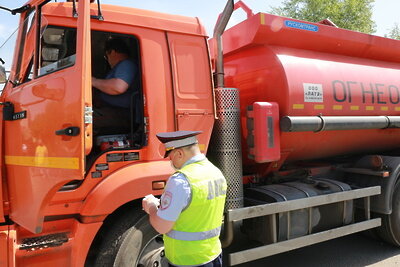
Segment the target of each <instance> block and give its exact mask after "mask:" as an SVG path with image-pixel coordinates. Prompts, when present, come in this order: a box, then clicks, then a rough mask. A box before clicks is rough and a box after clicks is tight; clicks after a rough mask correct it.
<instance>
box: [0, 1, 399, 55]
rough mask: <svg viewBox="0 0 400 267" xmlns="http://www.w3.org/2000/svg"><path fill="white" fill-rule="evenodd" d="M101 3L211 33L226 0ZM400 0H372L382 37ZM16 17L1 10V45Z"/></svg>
mask: <svg viewBox="0 0 400 267" xmlns="http://www.w3.org/2000/svg"><path fill="white" fill-rule="evenodd" d="M26 2H27V0H0V5H2V6H4V7H8V8H11V9H12V8H16V7H19V6H22V5H23V4H24V3H26ZM243 2H244V3H246V4H247V5H248V6H249V7H250V8H251V9H252V10H253V12H254V13H257V12H267V13H268V11H270V10H271V7H278V6H280V5H281V4H282V2H283V0H243ZM101 3H104V4H113V5H121V6H130V7H136V8H142V9H149V10H155V11H159V12H165V13H171V14H177V15H185V16H190V17H198V18H200V20H201V22H202V23H203V24H204V26H205V28H206V30H207V33H208V34H209V35H210V36H211V35H212V32H213V29H214V25H215V22H216V20H217V18H218V14H219V13H221V12H222V10H223V8H224V6H225V3H226V0H141V1H135V0H101ZM399 10H400V0H375V3H374V9H373V20H374V21H375V23H376V26H377V32H376V33H375V35H380V36H384V34H387V33H388V32H389V30H390V29H391V28H392V27H393V26H394V24H395V23H399V24H400V16H399V15H398V11H399ZM243 19H245V14H244V12H243V11H241V10H239V11H237V12H235V13H234V16H233V17H232V19H231V22H230V24H229V25H228V27H229V26H230V25H235V24H237V23H239V22H240V21H242V20H243ZM17 23H18V18H17V16H12V15H11V14H10V13H8V12H6V11H3V10H0V46H1V45H2V44H3V43H4V41H5V40H6V39H7V37H8V36H9V35H10V34H11V33H12V32H13V31H14V30H15V29H16V28H17V27H18V25H17ZM10 50H12V48H11V45H9V44H8V43H7V44H6V45H5V46H4V47H3V48H2V49H0V53H1V54H0V57H3V58H4V57H6V56H7V57H8V56H9V55H6V56H5V55H4V54H5V53H6V54H10V53H11V52H10Z"/></svg>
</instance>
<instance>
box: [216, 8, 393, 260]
mask: <svg viewBox="0 0 400 267" xmlns="http://www.w3.org/2000/svg"><path fill="white" fill-rule="evenodd" d="M240 7H241V8H244V9H245V10H246V13H247V16H248V17H247V19H246V20H245V21H243V22H241V23H239V24H237V25H235V26H233V27H232V28H230V29H228V30H226V31H223V30H222V29H223V28H224V27H223V26H220V28H219V29H218V25H217V27H216V30H215V31H214V38H213V39H211V40H210V47H211V51H216V53H215V54H214V55H213V59H214V61H215V65H216V82H217V83H216V85H215V87H216V90H215V92H216V104H217V116H218V117H219V120H217V122H216V125H215V128H214V131H213V138H214V140H212V141H211V144H212V145H211V146H210V150H211V151H210V153H211V154H212V155H213V156H214V157H215V161H216V163H217V165H219V167H220V168H221V169H222V170H223V172H224V173H226V174H228V175H226V176H227V177H228V192H227V215H226V218H225V230H226V235H225V239H224V244H225V245H226V246H227V245H229V243H230V241H231V239H232V238H233V237H232V235H233V233H234V231H233V222H235V221H240V224H241V225H242V227H241V229H242V231H243V232H244V233H245V234H246V235H247V236H248V237H249V238H250V239H253V240H256V241H258V242H260V243H261V244H262V245H261V246H260V247H256V248H253V249H249V250H246V251H241V252H236V253H232V254H230V255H229V260H230V264H231V265H236V264H239V263H243V262H246V261H250V260H255V259H258V258H262V257H266V256H269V255H273V254H277V253H280V252H284V251H288V250H291V249H295V248H299V247H302V246H306V245H310V244H314V243H317V242H322V241H325V240H329V239H332V238H336V237H339V236H343V235H347V234H351V233H355V232H360V231H364V230H367V229H372V228H375V229H373V231H374V232H376V233H378V235H379V236H380V237H381V238H382V239H384V240H385V241H387V242H389V243H391V244H393V245H395V246H399V245H400V226H399V225H400V207H399V205H400V204H399V200H400V189H399V186H398V183H397V181H398V176H399V172H400V157H399V156H400V153H399V150H398V149H399V148H400V138H399V134H400V129H398V128H399V127H400V124H399V122H400V116H399V114H400V107H399V105H398V104H399V102H400V92H399V88H400V78H399V77H400V42H399V41H396V40H392V39H387V38H382V37H377V36H372V35H368V34H363V33H359V32H353V31H349V30H345V29H340V28H337V27H335V26H334V24H331V25H324V24H322V23H311V22H305V21H300V20H295V19H290V18H284V17H279V16H274V15H269V14H264V13H258V14H255V15H254V14H253V13H252V12H251V10H250V9H249V8H248V7H247V6H245V5H244V4H243V3H242V2H239V3H237V4H236V5H235V7H234V5H233V3H232V4H231V6H230V7H229V3H228V5H227V7H226V9H225V11H224V13H223V14H221V16H220V25H223V24H224V23H225V22H227V21H228V20H229V19H228V18H229V12H233V10H234V8H235V9H237V8H240ZM221 21H222V22H221ZM325 23H326V21H325ZM327 24H330V23H327ZM222 33H223V35H222ZM221 62H223V64H222V63H221ZM232 92H234V93H232ZM235 99H237V101H236V102H235ZM233 102H234V103H233ZM231 118H233V119H231ZM230 120H231V121H230ZM232 120H233V122H232ZM235 123H236V125H235ZM227 125H228V126H227ZM231 125H235V126H231ZM238 125H240V126H238ZM232 127H238V128H240V131H239V133H237V131H232ZM229 129H231V131H229ZM230 132H236V133H235V134H234V133H230ZM230 135H233V136H235V135H236V136H235V138H233V140H235V141H234V143H235V145H232V138H230V137H229V136H230ZM235 146H236V150H235V149H233V147H235ZM233 151H236V152H237V151H240V152H241V158H242V162H243V163H242V164H238V163H237V157H235V156H234V155H233V154H232V153H234V152H233ZM235 167H236V168H237V170H236V171H237V172H238V173H239V175H231V174H232V173H234V172H235V170H234V168H235ZM241 174H243V175H241ZM232 177H239V180H233V179H232ZM242 184H243V185H244V186H243V188H240V187H241V185H242ZM238 185H239V186H238ZM371 231H372V230H371Z"/></svg>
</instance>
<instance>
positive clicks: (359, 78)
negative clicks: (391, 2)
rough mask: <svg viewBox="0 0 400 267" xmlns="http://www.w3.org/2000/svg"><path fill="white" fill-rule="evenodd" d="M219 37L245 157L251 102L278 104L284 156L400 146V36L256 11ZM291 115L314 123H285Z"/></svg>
mask: <svg viewBox="0 0 400 267" xmlns="http://www.w3.org/2000/svg"><path fill="white" fill-rule="evenodd" d="M212 44H213V41H211V45H212ZM223 44H224V65H225V86H226V87H235V88H239V90H240V105H241V125H242V147H243V155H244V157H243V158H244V159H247V158H248V157H247V155H248V154H249V150H250V149H249V148H248V147H247V145H246V141H245V139H246V138H247V135H248V129H247V126H246V119H247V115H246V111H247V107H248V106H251V105H253V103H255V102H268V103H271V102H276V103H277V104H278V106H279V117H280V120H281V129H280V151H281V158H283V156H282V155H284V157H285V158H286V160H288V161H294V160H303V159H316V158H323V157H330V156H336V155H348V154H355V153H376V152H380V151H385V150H389V149H394V148H398V147H400V138H398V135H399V133H400V130H399V129H396V128H391V127H398V123H397V120H398V118H396V117H397V116H399V115H400V106H399V103H400V79H399V77H400V42H399V41H397V40H392V39H387V38H382V37H378V36H373V35H368V34H363V33H359V32H353V31H349V30H345V29H340V28H336V27H332V26H328V25H323V24H318V23H310V22H304V21H299V20H294V19H289V18H284V17H279V16H274V15H268V14H264V13H258V14H256V15H254V16H252V17H250V18H248V19H247V20H245V21H243V22H241V23H240V24H238V25H236V26H234V27H232V28H231V29H228V30H227V31H226V32H225V33H224V35H223ZM332 116H334V117H335V118H330V117H332ZM296 117H301V118H303V119H306V120H307V123H309V122H310V121H314V122H313V123H312V124H314V125H312V126H310V127H308V128H304V129H303V130H305V131H303V130H301V131H299V130H298V131H295V130H293V129H292V130H288V129H286V130H285V128H284V127H283V126H282V123H283V125H286V126H287V125H289V124H290V125H291V126H290V127H293V125H295V123H294V120H298V119H296ZM341 117H342V118H341ZM346 117H347V119H346ZM389 117H392V122H391V121H390V119H388V118H389ZM282 118H283V119H282ZM370 119H371V120H372V122H371V121H367V120H370ZM338 120H339V121H340V120H342V123H338ZM282 121H283V122H282ZM285 123H286V124H285ZM287 123H289V124H287ZM315 123H316V124H315ZM371 123H373V124H374V125H373V127H372V126H371V125H370V124H371ZM323 124H324V125H323ZM340 124H341V125H340ZM332 125H335V126H332ZM339 125H340V126H339ZM344 125H345V126H344ZM286 126H285V127H286ZM303 126H304V125H303ZM322 126H324V128H322ZM327 129H329V131H328V130H327ZM284 130H285V131H284ZM321 130H325V131H321ZM248 164H254V162H253V161H251V160H249V159H247V162H245V165H248Z"/></svg>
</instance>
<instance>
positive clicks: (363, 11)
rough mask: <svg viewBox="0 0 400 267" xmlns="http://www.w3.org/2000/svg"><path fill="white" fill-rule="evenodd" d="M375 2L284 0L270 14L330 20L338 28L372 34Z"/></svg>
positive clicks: (307, 19) (311, 19)
mask: <svg viewBox="0 0 400 267" xmlns="http://www.w3.org/2000/svg"><path fill="white" fill-rule="evenodd" d="M374 2H375V0H285V1H283V6H282V7H273V8H272V11H271V13H272V14H276V15H280V16H285V17H290V18H294V19H300V20H306V21H311V22H318V21H321V20H324V19H330V20H331V21H332V22H333V23H335V24H336V25H337V26H338V27H340V28H345V29H349V30H353V31H359V32H364V33H369V34H371V33H374V32H375V30H376V25H375V22H374V21H373V20H372V7H373V3H374Z"/></svg>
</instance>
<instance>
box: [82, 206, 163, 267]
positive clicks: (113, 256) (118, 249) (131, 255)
mask: <svg viewBox="0 0 400 267" xmlns="http://www.w3.org/2000/svg"><path fill="white" fill-rule="evenodd" d="M112 221H113V222H105V225H104V227H103V229H102V231H101V233H100V234H99V236H98V237H96V239H97V240H95V242H94V243H97V244H94V248H93V250H92V252H91V254H92V255H91V256H90V257H91V258H92V259H91V260H89V261H88V262H87V264H86V266H87V267H88V266H96V267H98V266H99V267H128V266H129V267H133V266H135V267H147V266H154V267H160V266H167V261H166V258H165V257H164V244H163V242H162V236H161V235H160V234H158V233H157V232H156V231H155V230H154V228H153V227H152V226H151V225H150V223H149V218H148V215H147V214H146V213H144V212H143V211H142V210H139V209H134V210H128V211H125V212H124V213H119V216H114V220H112ZM96 241H97V242H96Z"/></svg>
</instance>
